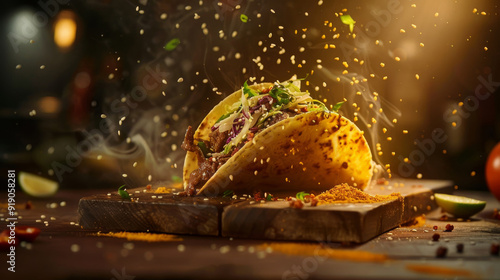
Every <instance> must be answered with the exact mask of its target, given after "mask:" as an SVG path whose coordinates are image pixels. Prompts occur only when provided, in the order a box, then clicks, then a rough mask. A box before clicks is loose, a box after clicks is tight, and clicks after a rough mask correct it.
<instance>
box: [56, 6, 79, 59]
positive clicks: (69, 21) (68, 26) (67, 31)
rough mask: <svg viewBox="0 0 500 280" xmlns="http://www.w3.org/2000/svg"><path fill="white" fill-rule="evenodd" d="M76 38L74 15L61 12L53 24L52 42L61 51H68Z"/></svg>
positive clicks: (70, 12) (69, 12)
mask: <svg viewBox="0 0 500 280" xmlns="http://www.w3.org/2000/svg"><path fill="white" fill-rule="evenodd" d="M75 38H76V21H75V14H74V13H73V12H72V11H62V12H60V13H59V15H58V16H57V19H56V21H55V23H54V42H55V43H56V45H57V46H58V47H59V48H60V49H61V50H67V49H69V48H70V47H71V46H72V45H73V43H74V42H75Z"/></svg>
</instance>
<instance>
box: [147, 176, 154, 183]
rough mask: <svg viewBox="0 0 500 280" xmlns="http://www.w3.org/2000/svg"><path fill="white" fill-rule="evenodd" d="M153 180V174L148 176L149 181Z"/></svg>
mask: <svg viewBox="0 0 500 280" xmlns="http://www.w3.org/2000/svg"><path fill="white" fill-rule="evenodd" d="M152 179H153V176H152V175H151V174H149V175H148V181H149V182H151V180H152Z"/></svg>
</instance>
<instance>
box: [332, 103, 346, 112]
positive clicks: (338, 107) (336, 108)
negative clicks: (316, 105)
mask: <svg viewBox="0 0 500 280" xmlns="http://www.w3.org/2000/svg"><path fill="white" fill-rule="evenodd" d="M344 103H345V102H344V101H340V102H337V104H335V105H333V107H332V111H335V112H338V111H339V109H340V107H342V105H343V104H344Z"/></svg>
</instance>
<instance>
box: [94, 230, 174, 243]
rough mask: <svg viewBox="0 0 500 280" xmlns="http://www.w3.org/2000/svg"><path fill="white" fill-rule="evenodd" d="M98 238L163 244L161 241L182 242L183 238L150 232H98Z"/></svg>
mask: <svg viewBox="0 0 500 280" xmlns="http://www.w3.org/2000/svg"><path fill="white" fill-rule="evenodd" d="M97 236H107V237H116V238H126V239H127V240H128V241H147V242H161V241H182V238H180V237H178V236H176V235H171V234H163V233H149V232H126V231H121V232H108V233H102V232H98V233H97Z"/></svg>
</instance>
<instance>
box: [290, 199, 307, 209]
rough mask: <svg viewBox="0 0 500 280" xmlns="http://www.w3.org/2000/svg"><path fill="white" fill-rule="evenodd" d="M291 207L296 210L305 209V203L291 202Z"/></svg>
mask: <svg viewBox="0 0 500 280" xmlns="http://www.w3.org/2000/svg"><path fill="white" fill-rule="evenodd" d="M290 207H292V208H295V209H302V207H304V203H302V201H300V200H298V199H297V200H292V201H290Z"/></svg>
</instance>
